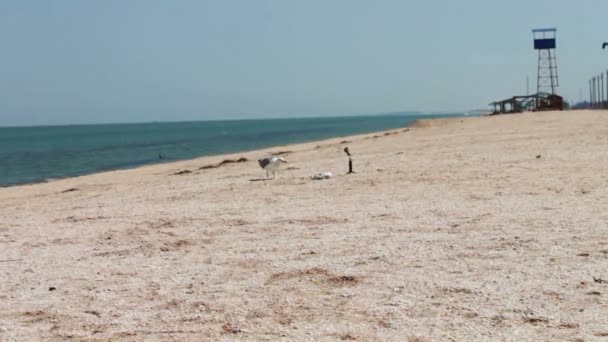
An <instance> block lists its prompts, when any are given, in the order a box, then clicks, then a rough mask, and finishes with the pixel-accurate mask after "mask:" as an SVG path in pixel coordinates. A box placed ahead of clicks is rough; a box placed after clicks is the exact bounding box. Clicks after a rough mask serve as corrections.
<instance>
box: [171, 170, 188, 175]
mask: <svg viewBox="0 0 608 342" xmlns="http://www.w3.org/2000/svg"><path fill="white" fill-rule="evenodd" d="M189 173H192V171H190V170H182V171H178V172H176V173H174V175H175V176H179V175H187V174H189Z"/></svg>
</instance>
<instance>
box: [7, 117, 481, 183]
mask: <svg viewBox="0 0 608 342" xmlns="http://www.w3.org/2000/svg"><path fill="white" fill-rule="evenodd" d="M427 115H429V116H435V115H443V114H427ZM452 115H453V116H452ZM452 115H448V116H445V117H443V116H442V117H436V118H428V119H426V118H421V119H415V120H414V121H412V122H409V123H407V124H406V125H404V126H403V127H397V128H392V129H387V130H380V131H373V132H368V133H362V134H354V135H343V136H336V137H331V138H326V139H320V140H310V141H305V142H299V143H293V144H282V145H275V146H269V147H265V148H254V149H251V150H243V151H237V152H231V153H220V154H210V155H203V156H198V157H194V158H188V159H179V160H171V161H164V162H162V161H160V162H150V163H145V164H140V165H135V166H127V167H124V168H115V169H114V168H112V169H106V170H98V171H93V172H91V173H84V174H78V175H74V176H66V177H58V178H49V179H42V180H39V181H32V182H23V183H16V184H10V185H0V192H1V191H2V189H9V188H14V187H23V186H34V185H39V184H49V183H53V182H57V181H65V180H69V179H75V178H82V177H87V176H93V175H98V174H105V173H111V172H116V171H129V170H137V169H140V168H144V167H150V166H158V165H170V164H173V163H183V162H188V161H194V160H199V159H203V158H220V159H221V158H222V156H225V157H226V158H224V159H230V158H235V157H237V155H240V154H251V153H256V152H261V151H268V150H272V149H276V148H288V147H290V146H298V145H304V144H313V143H318V144H323V143H328V142H330V141H333V140H339V139H351V138H353V139H354V138H357V137H365V136H368V135H370V136H374V135H382V134H385V133H386V132H392V131H398V130H400V129H406V128H410V127H412V125H416V124H417V123H418V122H420V121H427V120H442V119H448V120H449V119H459V118H475V117H480V116H477V115H475V116H473V115H470V116H457V115H456V114H452ZM303 119H308V118H303ZM285 120H289V119H285ZM261 157H263V156H262V155H260V158H261ZM237 158H238V157H237Z"/></svg>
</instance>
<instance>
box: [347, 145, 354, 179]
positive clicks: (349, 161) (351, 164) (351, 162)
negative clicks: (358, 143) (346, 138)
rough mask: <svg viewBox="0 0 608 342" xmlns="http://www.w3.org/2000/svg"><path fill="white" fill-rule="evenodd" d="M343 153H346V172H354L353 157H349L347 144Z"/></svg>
mask: <svg viewBox="0 0 608 342" xmlns="http://www.w3.org/2000/svg"><path fill="white" fill-rule="evenodd" d="M344 153H346V155H347V156H348V172H347V173H346V174H347V175H349V174H351V173H356V172H355V171H353V159H352V158H351V154H350V150H349V149H348V146H347V147H345V148H344Z"/></svg>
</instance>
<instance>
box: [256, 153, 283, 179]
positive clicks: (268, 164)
mask: <svg viewBox="0 0 608 342" xmlns="http://www.w3.org/2000/svg"><path fill="white" fill-rule="evenodd" d="M258 163H259V164H260V167H261V168H262V169H264V170H266V178H267V179H268V178H269V176H268V172H269V171H272V179H274V172H275V171H276V170H277V169H278V168H279V167H281V164H282V163H287V161H286V160H285V159H283V158H281V157H267V158H262V159H258Z"/></svg>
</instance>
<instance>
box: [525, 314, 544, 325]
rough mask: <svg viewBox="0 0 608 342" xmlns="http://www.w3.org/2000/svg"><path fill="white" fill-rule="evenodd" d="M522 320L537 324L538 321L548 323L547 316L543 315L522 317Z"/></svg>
mask: <svg viewBox="0 0 608 342" xmlns="http://www.w3.org/2000/svg"><path fill="white" fill-rule="evenodd" d="M524 322H526V323H530V324H534V325H536V324H539V323H549V320H548V319H547V318H544V317H530V316H528V317H524Z"/></svg>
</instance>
